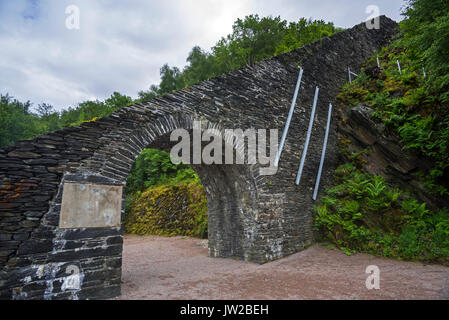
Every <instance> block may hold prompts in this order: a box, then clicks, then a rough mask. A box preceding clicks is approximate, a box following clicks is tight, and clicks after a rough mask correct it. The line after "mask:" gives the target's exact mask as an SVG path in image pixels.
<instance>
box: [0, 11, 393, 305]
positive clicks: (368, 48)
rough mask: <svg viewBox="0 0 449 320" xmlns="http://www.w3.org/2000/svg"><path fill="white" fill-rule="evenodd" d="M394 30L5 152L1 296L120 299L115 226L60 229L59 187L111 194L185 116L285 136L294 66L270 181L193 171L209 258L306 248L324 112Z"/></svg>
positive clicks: (351, 37) (237, 170)
mask: <svg viewBox="0 0 449 320" xmlns="http://www.w3.org/2000/svg"><path fill="white" fill-rule="evenodd" d="M396 27H397V24H396V23H395V22H394V21H392V20H390V19H388V18H386V17H381V19H380V29H378V30H376V29H371V30H369V29H367V28H366V26H365V24H360V25H357V26H355V27H354V28H352V29H348V30H345V31H343V32H339V33H337V34H335V35H333V36H331V37H327V38H324V39H322V40H320V41H317V42H315V43H312V44H309V45H307V46H304V47H302V48H298V49H296V50H293V51H290V52H287V53H285V54H282V55H279V56H276V57H273V58H270V59H266V60H263V61H261V62H259V63H256V64H255V65H252V66H247V67H244V68H242V69H239V70H235V71H232V72H229V73H226V74H224V75H221V76H219V77H216V78H212V79H209V80H206V81H203V82H201V83H199V84H197V85H194V86H191V87H189V88H185V89H182V90H179V91H177V92H174V93H171V94H167V95H164V96H162V97H157V98H155V99H153V100H151V101H150V102H147V103H142V104H135V105H133V106H129V107H126V108H123V109H121V110H119V111H117V112H115V113H113V114H112V115H111V116H109V117H106V118H102V119H98V120H97V121H94V122H88V123H83V124H82V125H80V126H76V127H69V128H65V129H63V130H60V131H56V132H52V133H48V134H45V135H42V136H39V137H37V138H36V139H33V140H30V141H19V142H16V143H14V144H12V145H10V146H7V147H5V148H1V149H0V244H1V246H0V267H1V271H0V298H1V299H42V298H45V299H85V298H91V299H92V298H108V297H115V296H118V295H120V283H121V253H122V243H123V237H122V230H121V227H119V226H109V227H100V228H98V227H96V228H83V227H81V228H61V227H60V218H61V215H60V213H61V205H62V196H63V194H64V185H65V184H70V185H71V186H72V185H73V184H81V187H83V188H87V186H86V185H89V184H90V185H94V186H95V185H104V186H110V189H111V190H115V189H116V188H115V187H120V186H123V184H124V181H125V179H126V176H127V174H128V172H129V170H130V169H131V166H132V164H133V162H134V160H135V157H136V156H137V155H138V154H139V153H140V151H141V150H142V149H143V148H145V147H148V146H151V145H152V144H153V145H154V146H156V147H162V144H163V140H164V139H162V138H160V139H155V138H156V137H164V136H165V137H166V135H167V134H169V132H171V131H173V130H174V129H175V128H191V122H192V120H193V119H200V120H203V121H204V122H205V123H206V125H209V126H218V127H219V128H227V129H233V128H239V129H242V130H246V129H250V128H254V129H278V130H280V131H282V129H283V126H284V124H285V120H286V116H287V113H288V109H289V106H290V102H291V98H292V96H293V91H294V88H295V85H296V80H297V76H298V65H301V66H302V67H303V68H304V77H303V83H302V86H301V90H300V94H299V99H298V101H299V103H298V105H297V107H296V109H295V112H294V115H293V121H292V125H291V127H290V131H289V135H288V137H287V140H286V143H285V147H284V151H283V153H282V157H281V161H280V164H279V170H278V172H277V174H276V175H273V176H261V175H260V174H259V170H258V169H259V168H258V167H257V166H245V165H243V166H226V165H223V166H199V167H194V168H195V170H196V171H197V172H198V173H199V175H200V177H201V178H202V182H203V184H204V185H205V186H206V190H208V191H207V192H208V195H209V199H208V200H209V203H210V207H209V210H211V211H212V212H213V213H214V214H212V215H211V217H212V219H211V225H210V228H211V231H212V232H211V234H213V236H211V238H210V240H211V241H210V247H211V255H212V256H223V257H236V258H241V259H245V260H248V261H252V262H257V263H265V262H268V261H272V260H274V259H278V258H281V257H284V256H287V255H289V254H292V253H295V252H297V251H299V250H302V249H304V248H305V247H306V246H308V245H309V244H311V243H312V241H313V239H314V237H313V230H312V225H313V222H312V221H313V220H312V213H313V206H314V202H313V201H312V199H311V197H312V188H313V183H314V181H315V178H316V172H317V168H318V164H319V160H320V156H321V146H322V141H323V136H324V129H325V124H326V119H327V107H328V104H329V103H335V97H336V95H337V93H338V92H339V90H340V88H341V86H342V85H343V84H344V83H346V82H347V67H348V66H349V67H350V68H351V70H354V71H356V72H357V71H358V70H359V69H360V67H361V65H362V63H363V62H364V60H365V59H366V58H368V57H369V56H371V55H372V54H373V53H374V52H375V51H376V50H379V49H380V48H381V47H382V46H385V45H387V44H388V43H389V42H390V41H391V39H392V37H393V35H394V34H395V32H396ZM316 86H319V87H320V97H319V101H318V107H317V114H316V119H315V124H314V127H313V131H312V139H311V141H310V146H309V152H308V156H307V162H306V166H305V169H304V172H303V176H302V181H303V182H302V183H301V185H300V186H296V185H295V183H294V181H295V177H296V172H297V170H298V163H299V158H300V156H301V153H302V147H303V145H304V140H305V134H306V132H307V126H308V122H309V117H310V112H311V105H312V100H313V94H314V91H315V87H316ZM336 116H338V114H337V112H336V111H335V112H334V115H333V117H336ZM336 136H337V135H336V126H335V123H333V124H332V127H331V132H330V135H329V147H328V152H327V157H326V164H325V168H324V172H323V177H322V188H321V190H323V189H324V188H325V187H326V185H328V184H329V183H330V182H331V179H332V172H333V170H334V169H335V166H336V164H337V163H338V152H337V137H336ZM161 139H162V140H161ZM66 190H67V189H66ZM321 192H322V191H321ZM226 212H227V214H224V213H226ZM214 217H215V218H216V219H215V221H214ZM214 228H215V229H214ZM220 228H221V229H220ZM70 270H72V271H73V270H79V274H78V278H77V279H78V282H79V286H78V287H76V286H75V287H73V282H71V280H72V278H71V275H70V274H68V271H70Z"/></svg>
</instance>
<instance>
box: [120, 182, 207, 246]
mask: <svg viewBox="0 0 449 320" xmlns="http://www.w3.org/2000/svg"><path fill="white" fill-rule="evenodd" d="M124 226H125V231H126V232H128V233H131V234H138V235H164V236H192V237H200V238H205V237H207V199H206V195H205V192H204V188H203V186H202V185H201V184H200V183H188V184H183V183H180V184H176V185H168V186H167V185H162V186H158V187H154V188H149V189H147V190H146V191H144V192H142V193H141V194H140V195H139V196H138V197H137V198H136V199H135V201H134V202H133V203H132V205H131V206H130V208H129V212H128V213H127V215H126V217H125V223H124Z"/></svg>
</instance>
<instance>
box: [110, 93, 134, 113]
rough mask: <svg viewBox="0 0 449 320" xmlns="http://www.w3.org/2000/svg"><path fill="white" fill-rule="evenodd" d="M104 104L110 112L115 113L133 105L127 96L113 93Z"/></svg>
mask: <svg viewBox="0 0 449 320" xmlns="http://www.w3.org/2000/svg"><path fill="white" fill-rule="evenodd" d="M104 103H105V105H106V106H107V107H108V108H110V110H113V111H115V110H118V109H121V108H123V107H127V106H129V105H131V104H133V103H134V101H133V99H132V98H131V97H128V96H127V95H122V94H120V93H118V92H116V91H115V92H114V93H113V94H112V95H111V97H109V98H108V99H106V100H105V101H104Z"/></svg>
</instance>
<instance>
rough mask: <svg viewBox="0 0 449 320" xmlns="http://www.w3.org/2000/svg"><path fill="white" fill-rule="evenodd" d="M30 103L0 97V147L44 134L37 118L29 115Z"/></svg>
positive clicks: (6, 96) (43, 128) (7, 96)
mask: <svg viewBox="0 0 449 320" xmlns="http://www.w3.org/2000/svg"><path fill="white" fill-rule="evenodd" d="M30 107H31V103H30V101H27V102H20V101H18V100H17V99H14V98H13V97H11V96H9V95H8V94H6V95H0V147H4V146H7V145H9V144H11V143H13V142H15V141H17V140H24V139H31V138H33V137H34V136H36V135H37V134H40V133H43V132H45V130H46V128H45V127H43V126H40V125H39V123H38V120H39V118H38V117H37V116H35V115H33V114H32V113H30V111H29V110H30Z"/></svg>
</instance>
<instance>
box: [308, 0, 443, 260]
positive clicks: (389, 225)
mask: <svg viewBox="0 0 449 320" xmlns="http://www.w3.org/2000/svg"><path fill="white" fill-rule="evenodd" d="M448 12H449V3H448V2H447V1H426V0H412V1H409V3H408V7H407V8H406V10H405V12H404V14H405V16H406V19H405V20H404V21H403V22H401V24H400V27H401V33H400V38H399V39H398V40H397V41H395V42H394V43H393V44H392V45H391V46H390V47H388V48H384V49H383V50H382V51H381V52H379V53H378V56H379V60H380V62H381V69H379V68H378V67H377V61H376V55H375V56H373V57H372V58H371V59H369V60H368V61H367V62H366V63H365V65H364V67H363V69H362V71H361V73H360V75H359V77H358V78H357V79H356V80H355V81H354V82H352V83H351V84H347V85H346V86H345V87H344V88H343V90H342V91H341V93H340V94H339V96H338V98H337V99H338V103H339V106H340V107H345V108H351V107H354V106H356V105H358V104H360V103H363V104H366V105H368V106H370V107H371V108H373V110H374V112H375V113H374V115H375V117H376V118H377V120H378V121H379V122H381V123H384V124H385V125H386V129H387V132H389V133H393V134H396V135H398V136H399V137H400V138H401V143H402V146H403V148H404V149H412V150H414V151H415V152H416V153H418V154H419V155H420V156H421V157H424V158H426V159H429V160H430V161H431V163H433V168H431V169H430V170H429V171H428V172H420V173H418V177H420V178H421V179H422V182H423V185H424V186H425V187H426V188H427V190H428V192H430V193H432V194H436V195H440V196H448V195H449V179H448V178H449V169H448V168H449V60H448V59H447V57H448V56H449V33H448V32H449V31H448V30H449V29H448V26H449V15H448ZM397 61H399V62H400V65H401V69H402V72H400V71H399V69H398V65H397ZM424 72H425V74H426V76H424ZM345 143H350V142H349V141H348V142H346V141H344V142H343V144H345ZM346 156H348V161H349V163H346V164H344V165H342V166H340V167H339V168H338V170H337V171H336V185H335V186H334V187H333V188H331V189H330V190H327V195H326V196H325V197H323V198H322V199H321V203H320V205H319V206H318V207H317V208H316V214H315V227H316V229H317V230H319V231H320V235H321V237H322V238H323V240H325V241H330V242H332V243H333V244H335V245H336V246H338V247H339V248H341V249H342V250H343V251H345V252H346V253H348V254H351V253H353V252H366V253H371V254H375V255H380V256H385V257H391V258H398V259H408V260H419V261H426V262H438V263H443V264H446V265H448V264H449V262H448V261H449V211H448V209H447V208H444V209H443V210H440V211H430V210H428V209H427V208H426V205H425V204H423V203H419V202H418V201H416V200H415V199H414V198H413V195H410V194H406V193H404V192H403V191H401V190H399V189H397V188H395V187H393V186H390V185H388V183H387V182H386V181H385V180H384V179H383V178H382V177H379V176H375V175H369V174H367V173H365V172H364V171H363V170H362V169H361V166H360V164H361V160H360V157H359V154H353V155H346Z"/></svg>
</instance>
